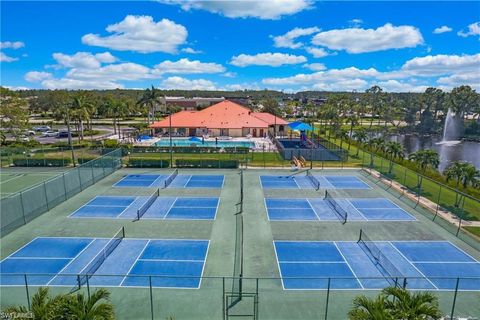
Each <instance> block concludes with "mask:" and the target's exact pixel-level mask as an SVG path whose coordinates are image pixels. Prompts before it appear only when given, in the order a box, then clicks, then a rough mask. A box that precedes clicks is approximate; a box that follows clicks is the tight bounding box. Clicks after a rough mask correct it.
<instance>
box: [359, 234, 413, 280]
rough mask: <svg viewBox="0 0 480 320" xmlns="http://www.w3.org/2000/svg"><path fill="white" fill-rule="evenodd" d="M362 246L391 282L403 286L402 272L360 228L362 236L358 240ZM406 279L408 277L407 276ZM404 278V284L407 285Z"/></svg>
mask: <svg viewBox="0 0 480 320" xmlns="http://www.w3.org/2000/svg"><path fill="white" fill-rule="evenodd" d="M357 243H358V244H359V246H360V248H362V249H363V251H364V252H365V253H366V254H367V255H368V256H369V257H370V259H371V260H372V262H373V263H374V264H375V266H376V267H377V268H378V269H379V270H380V272H382V274H383V275H384V276H385V279H387V281H388V282H390V284H392V285H394V286H399V287H400V286H401V284H400V283H399V279H401V278H403V275H402V273H401V272H400V271H399V270H398V269H397V267H395V265H394V264H393V262H392V261H390V260H389V259H388V258H387V256H386V255H385V254H384V253H383V252H382V251H381V250H380V248H379V247H378V246H377V245H376V244H375V242H373V241H372V240H371V239H370V238H369V237H368V236H367V234H366V233H365V231H363V230H362V229H360V237H359V238H358V242H357ZM405 279H406V278H405ZM405 279H404V283H403V286H406V282H405Z"/></svg>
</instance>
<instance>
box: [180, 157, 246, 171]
mask: <svg viewBox="0 0 480 320" xmlns="http://www.w3.org/2000/svg"><path fill="white" fill-rule="evenodd" d="M175 164H176V166H177V167H178V168H219V169H233V168H238V160H215V159H177V160H175Z"/></svg>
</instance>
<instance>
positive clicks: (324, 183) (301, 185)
mask: <svg viewBox="0 0 480 320" xmlns="http://www.w3.org/2000/svg"><path fill="white" fill-rule="evenodd" d="M313 177H314V178H315V179H316V180H317V181H318V183H319V185H320V188H322V189H371V187H370V186H369V185H368V184H367V183H366V182H364V181H363V180H361V179H360V178H358V177H356V176H319V175H314V176H313ZM260 183H261V185H262V188H264V189H315V188H316V186H314V185H313V184H312V181H311V180H310V179H309V178H308V177H307V176H305V175H303V176H302V175H298V176H260Z"/></svg>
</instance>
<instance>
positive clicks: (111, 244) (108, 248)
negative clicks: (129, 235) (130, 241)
mask: <svg viewBox="0 0 480 320" xmlns="http://www.w3.org/2000/svg"><path fill="white" fill-rule="evenodd" d="M123 238H125V228H124V227H122V228H121V229H120V230H118V231H117V233H116V234H115V235H114V236H113V237H112V238H111V239H110V240H109V241H108V242H107V244H106V245H105V246H104V247H103V248H102V250H101V251H100V252H99V253H97V255H96V256H95V257H94V258H93V259H92V261H90V263H89V264H88V265H87V266H86V267H85V268H84V269H83V270H82V271H81V274H80V275H79V276H78V287H79V288H80V287H81V286H82V285H84V284H85V283H86V282H87V281H88V279H89V278H90V277H91V276H92V275H93V274H94V273H95V272H96V271H97V270H98V268H100V266H101V265H102V263H103V262H104V261H105V260H106V259H107V257H108V256H109V255H110V254H111V253H112V252H113V250H115V248H116V247H118V245H119V244H120V242H122V240H123Z"/></svg>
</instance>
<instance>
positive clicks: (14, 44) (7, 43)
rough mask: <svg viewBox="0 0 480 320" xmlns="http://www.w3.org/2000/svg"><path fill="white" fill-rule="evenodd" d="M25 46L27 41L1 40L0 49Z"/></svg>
mask: <svg viewBox="0 0 480 320" xmlns="http://www.w3.org/2000/svg"><path fill="white" fill-rule="evenodd" d="M23 47H25V43H23V42H21V41H13V42H12V41H4V42H0V49H14V50H16V49H20V48H23Z"/></svg>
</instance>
